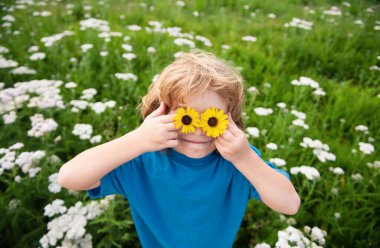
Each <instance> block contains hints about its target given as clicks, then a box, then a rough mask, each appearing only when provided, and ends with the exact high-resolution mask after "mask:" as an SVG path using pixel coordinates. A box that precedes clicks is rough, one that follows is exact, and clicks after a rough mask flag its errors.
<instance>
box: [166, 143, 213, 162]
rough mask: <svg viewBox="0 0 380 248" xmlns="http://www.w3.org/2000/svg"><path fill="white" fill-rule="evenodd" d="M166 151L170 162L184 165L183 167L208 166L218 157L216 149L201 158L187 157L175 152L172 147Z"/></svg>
mask: <svg viewBox="0 0 380 248" xmlns="http://www.w3.org/2000/svg"><path fill="white" fill-rule="evenodd" d="M168 150H169V157H170V158H171V159H172V160H174V161H175V162H178V163H180V164H184V165H187V166H192V167H199V166H206V165H207V164H210V162H211V161H212V160H214V159H215V158H216V157H217V156H218V153H217V152H216V150H217V149H215V150H214V151H212V152H210V153H209V154H207V155H206V156H203V157H201V158H191V157H188V156H186V155H185V154H182V153H180V152H177V151H176V150H174V149H173V148H172V147H169V148H168Z"/></svg>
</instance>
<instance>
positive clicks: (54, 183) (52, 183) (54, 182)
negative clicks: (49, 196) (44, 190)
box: [48, 172, 62, 193]
mask: <svg viewBox="0 0 380 248" xmlns="http://www.w3.org/2000/svg"><path fill="white" fill-rule="evenodd" d="M48 189H49V191H50V192H52V193H59V192H61V189H62V186H61V185H60V184H59V183H58V172H56V173H53V174H51V175H50V176H49V186H48Z"/></svg>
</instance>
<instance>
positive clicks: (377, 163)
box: [367, 160, 380, 170]
mask: <svg viewBox="0 0 380 248" xmlns="http://www.w3.org/2000/svg"><path fill="white" fill-rule="evenodd" d="M367 166H368V167H369V168H374V169H377V170H379V169H380V161H379V160H376V161H374V162H373V163H371V162H368V163H367Z"/></svg>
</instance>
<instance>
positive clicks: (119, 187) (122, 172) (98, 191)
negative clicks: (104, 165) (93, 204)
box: [86, 158, 138, 199]
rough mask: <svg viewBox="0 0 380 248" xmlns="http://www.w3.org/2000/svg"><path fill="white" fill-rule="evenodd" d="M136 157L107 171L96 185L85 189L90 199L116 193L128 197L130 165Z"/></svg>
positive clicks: (134, 161)
mask: <svg viewBox="0 0 380 248" xmlns="http://www.w3.org/2000/svg"><path fill="white" fill-rule="evenodd" d="M137 159H138V158H135V159H133V160H130V161H128V162H126V163H124V164H122V165H120V166H118V167H116V168H115V169H113V170H112V171H110V172H108V174H106V175H105V176H103V177H102V178H101V179H100V185H99V186H98V187H96V188H93V189H89V190H86V191H87V194H88V196H89V197H90V198H91V199H96V198H101V197H104V196H107V195H114V194H117V195H124V197H125V198H128V195H127V191H128V190H127V188H128V186H129V184H130V182H131V180H130V177H131V167H132V166H133V165H134V164H135V163H136V161H137Z"/></svg>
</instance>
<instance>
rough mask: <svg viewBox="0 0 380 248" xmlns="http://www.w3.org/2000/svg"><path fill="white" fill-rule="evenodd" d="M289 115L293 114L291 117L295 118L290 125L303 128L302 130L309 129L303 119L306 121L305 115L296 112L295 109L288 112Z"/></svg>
mask: <svg viewBox="0 0 380 248" xmlns="http://www.w3.org/2000/svg"><path fill="white" fill-rule="evenodd" d="M290 113H291V114H293V115H295V116H296V117H297V119H295V120H293V121H292V124H293V125H294V126H300V127H303V128H304V129H309V125H307V124H306V123H305V119H306V114H305V113H303V112H300V111H297V110H295V109H293V110H292V111H290Z"/></svg>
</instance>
